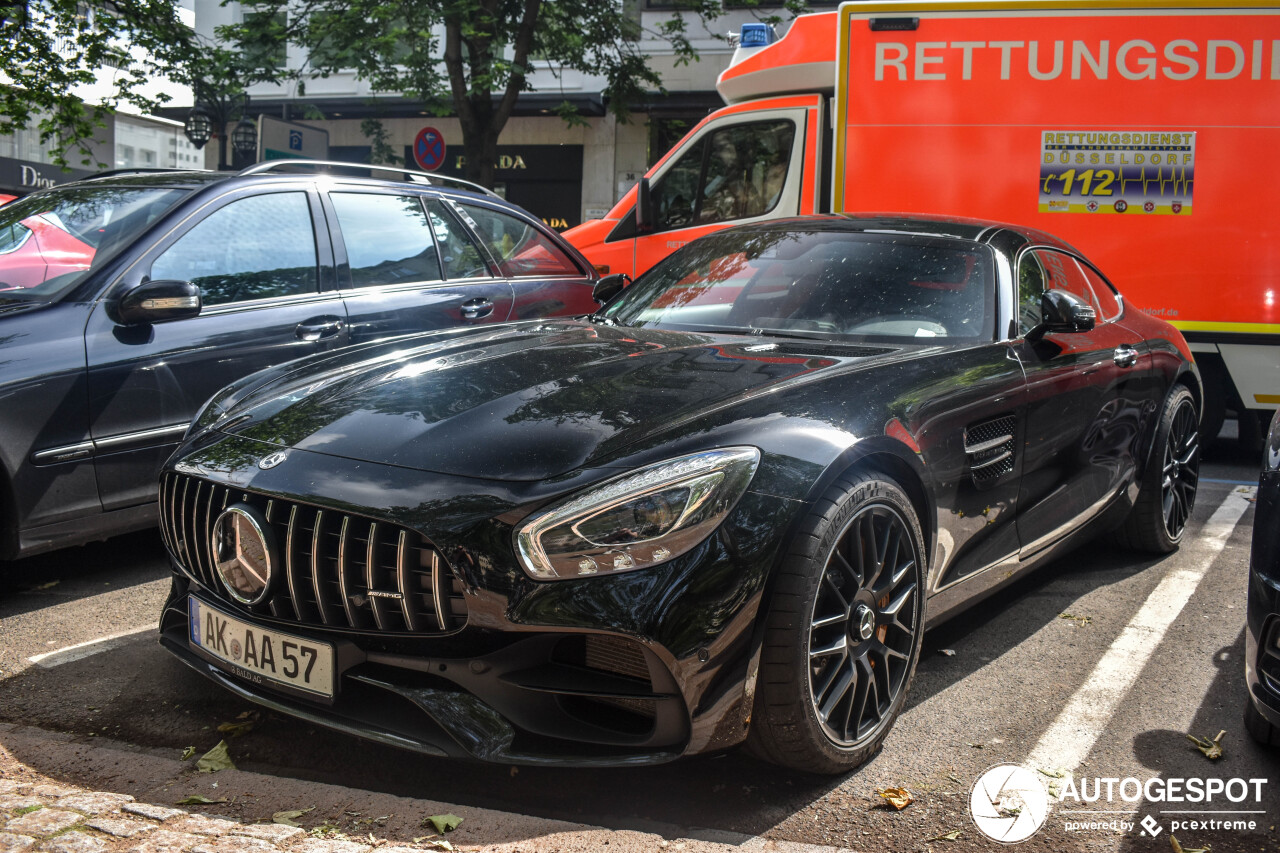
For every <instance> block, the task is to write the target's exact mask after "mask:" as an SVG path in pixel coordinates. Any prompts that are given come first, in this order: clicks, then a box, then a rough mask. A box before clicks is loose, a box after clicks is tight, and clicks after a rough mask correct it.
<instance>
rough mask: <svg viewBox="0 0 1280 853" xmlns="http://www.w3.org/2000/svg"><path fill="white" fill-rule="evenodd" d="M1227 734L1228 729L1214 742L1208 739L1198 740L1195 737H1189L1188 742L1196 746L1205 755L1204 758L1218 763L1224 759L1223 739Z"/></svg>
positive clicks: (1219, 733) (1221, 732)
mask: <svg viewBox="0 0 1280 853" xmlns="http://www.w3.org/2000/svg"><path fill="white" fill-rule="evenodd" d="M1226 733H1227V730H1226V729H1223V730H1222V731H1220V732H1218V736H1217V737H1216V738H1214V739H1213V740H1209V739H1208V738H1198V737H1196V736H1195V735H1187V740H1189V741H1191V742H1192V743H1194V744H1195V745H1196V749H1198V750H1200V751H1201V752H1202V753H1204V757H1205V758H1207V759H1209V760H1210V761H1217V760H1218V759H1219V758H1221V757H1222V737H1223V735H1225V734H1226Z"/></svg>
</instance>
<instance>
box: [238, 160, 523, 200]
mask: <svg viewBox="0 0 1280 853" xmlns="http://www.w3.org/2000/svg"><path fill="white" fill-rule="evenodd" d="M281 166H286V167H288V168H289V169H291V170H298V171H303V170H307V169H312V170H314V171H317V172H326V171H329V170H331V169H354V170H358V171H362V172H369V173H373V172H393V173H394V174H397V175H405V176H406V177H407V178H408V179H409V183H426V184H449V185H454V186H458V187H461V188H462V189H467V190H472V191H473V192H478V193H483V194H484V195H487V196H492V197H493V198H502V196H500V195H498V194H497V193H495V192H494V191H493V190H490V189H486V188H485V187H482V186H480V185H479V184H476V183H472V182H471V181H465V180H463V179H462V178H454V177H450V176H449V175H433V174H431V173H430V172H419V171H416V170H414V169H401V168H400V167H399V166H381V165H371V164H369V163H344V162H342V161H340V160H263V161H262V162H261V163H254V164H253V165H252V166H249V167H248V168H246V169H242V170H241V171H240V174H241V175H262V174H266V173H269V172H274V171H276V169H277V168H279V167H281Z"/></svg>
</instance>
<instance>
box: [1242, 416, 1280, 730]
mask: <svg viewBox="0 0 1280 853" xmlns="http://www.w3.org/2000/svg"><path fill="white" fill-rule="evenodd" d="M1247 613H1248V616H1247V623H1248V624H1247V627H1246V630H1245V655H1244V673H1245V684H1246V685H1248V687H1249V702H1248V704H1246V705H1245V709H1244V721H1245V726H1246V728H1248V730H1249V733H1250V734H1252V735H1253V736H1254V738H1256V739H1257V740H1258V741H1260V742H1261V743H1264V744H1268V745H1270V746H1280V414H1276V415H1274V416H1273V417H1272V418H1271V431H1270V433H1269V434H1268V435H1267V443H1266V447H1265V449H1264V450H1263V458H1262V473H1261V475H1260V476H1259V477H1258V504H1257V510H1256V511H1255V514H1254V517H1253V550H1252V551H1251V553H1250V558H1249V606H1248V609H1247Z"/></svg>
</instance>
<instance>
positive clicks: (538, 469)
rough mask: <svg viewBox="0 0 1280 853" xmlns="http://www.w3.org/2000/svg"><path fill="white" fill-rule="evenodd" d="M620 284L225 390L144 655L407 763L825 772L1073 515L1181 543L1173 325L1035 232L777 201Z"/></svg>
mask: <svg viewBox="0 0 1280 853" xmlns="http://www.w3.org/2000/svg"><path fill="white" fill-rule="evenodd" d="M621 285H622V281H621V280H620V279H619V278H618V277H609V278H605V279H602V280H601V282H600V283H599V284H598V285H597V294H598V297H599V298H600V299H601V300H602V301H607V305H606V306H605V307H604V308H602V309H601V310H600V311H599V313H597V314H594V315H592V316H590V317H585V318H580V319H577V320H567V321H538V322H529V323H517V324H512V325H508V326H503V327H491V328H488V329H467V330H456V331H451V332H440V333H433V334H424V335H418V336H408V337H402V338H398V339H395V340H391V341H385V342H381V343H376V344H370V345H366V346H362V347H354V348H346V349H344V350H342V351H340V352H336V353H332V354H329V355H326V356H321V357H316V358H311V359H308V360H304V361H300V362H295V363H293V364H290V365H287V366H282V367H278V368H275V369H272V370H270V371H266V372H263V373H259V374H256V375H255V376H252V377H250V378H248V379H245V380H242V381H240V382H238V383H236V384H234V385H232V386H230V387H228V388H227V389H224V390H223V391H222V392H221V393H220V394H219V395H218V396H217V397H215V398H214V399H213V400H212V401H211V402H210V403H209V404H208V405H207V407H206V408H205V410H204V411H203V413H202V414H201V415H200V416H199V417H198V418H197V421H196V423H195V424H194V425H193V428H192V431H191V432H190V433H189V435H188V436H187V438H186V440H185V443H184V444H183V445H182V447H181V448H180V449H179V451H178V452H177V453H176V454H175V456H174V457H173V458H172V459H171V460H170V462H169V464H168V466H167V468H166V470H165V472H164V473H163V475H162V479H161V484H160V497H161V506H162V516H163V530H164V531H165V535H166V539H167V543H168V547H169V550H170V552H171V554H172V557H173V561H174V565H175V570H176V575H175V579H174V584H173V591H172V594H171V596H170V599H169V601H168V604H167V606H166V608H165V611H164V615H163V619H162V622H161V631H162V635H163V637H162V641H163V643H164V644H165V646H166V647H167V648H169V649H170V650H171V651H172V652H173V653H174V654H176V655H177V656H178V657H180V658H181V659H182V660H183V661H185V662H187V663H188V664H189V665H191V666H192V667H194V668H196V669H197V670H198V671H200V672H201V673H203V674H205V675H206V676H208V677H209V678H212V679H214V680H215V681H217V682H219V683H221V684H223V685H224V686H226V687H227V688H228V689H230V690H232V691H234V692H235V693H237V694H238V695H240V696H242V697H244V698H246V699H250V700H252V701H254V702H258V703H260V704H263V705H266V706H268V707H271V708H274V709H277V710H279V711H283V712H285V713H289V714H293V715H295V716H298V717H302V718H305V719H307V720H311V721H313V722H316V723H320V724H324V725H328V726H332V727H335V728H339V729H342V730H345V731H348V732H351V733H354V734H357V735H360V736H362V737H366V738H371V739H374V740H379V741H383V742H387V743H392V744H397V745H400V746H403V747H408V748H410V749H416V750H419V751H421V752H424V753H429V754H434V755H449V756H457V757H473V758H479V759H485V760H492V761H501V762H509V763H522V762H525V763H567V764H592V763H614V764H636V763H646V762H656V761H663V760H668V759H672V758H675V757H677V756H680V755H684V754H690V753H697V752H704V751H707V750H714V749H722V748H725V747H729V746H733V745H735V744H738V743H741V742H743V741H744V740H746V741H749V742H750V745H751V746H752V747H753V748H754V749H755V750H756V752H757V753H759V754H761V755H763V756H764V757H766V758H768V759H770V760H772V761H775V762H778V763H780V764H784V765H789V766H792V767H796V768H801V769H804V770H809V771H815V772H840V771H843V770H846V769H848V768H850V767H853V766H855V765H857V764H858V763H860V762H861V761H863V760H865V759H866V758H867V757H868V756H869V755H871V754H872V753H873V752H874V751H875V750H876V749H877V747H878V746H879V745H880V743H881V741H882V740H883V739H884V737H885V735H886V734H887V733H888V731H889V729H890V727H891V726H892V724H893V721H894V718H895V717H896V715H897V714H898V712H899V710H900V709H901V707H902V704H903V701H904V698H905V696H906V694H907V690H908V686H909V684H910V682H911V677H912V673H913V671H914V667H915V663H916V660H917V658H918V657H919V654H920V642H921V635H922V633H923V631H924V629H925V627H926V626H927V625H929V624H932V623H936V622H937V621H939V620H941V619H944V618H946V617H947V616H948V615H950V614H952V613H954V612H956V611H957V610H958V609H959V608H962V607H965V606H967V605H970V604H972V603H973V602H974V601H976V600H977V599H980V598H982V597H983V596H985V595H987V594H989V593H991V592H992V591H994V590H995V589H997V588H999V587H1000V586H1002V585H1004V584H1007V583H1009V582H1010V581H1012V580H1013V579H1015V578H1017V577H1019V576H1020V575H1021V574H1022V573H1023V572H1024V571H1026V570H1028V569H1030V568H1031V567H1033V566H1035V565H1036V564H1038V563H1041V562H1043V561H1045V560H1046V559H1049V558H1051V557H1053V556H1054V555H1057V554H1060V553H1062V552H1063V550H1064V549H1067V548H1070V547H1071V546H1073V545H1075V544H1077V543H1079V542H1081V541H1083V540H1084V539H1085V538H1086V537H1090V536H1092V535H1094V534H1095V533H1096V532H1101V531H1103V530H1108V529H1116V530H1117V535H1118V536H1120V537H1121V538H1122V539H1123V540H1126V541H1128V542H1129V543H1132V544H1133V545H1135V546H1138V547H1142V548H1146V549H1150V550H1154V551H1168V550H1171V549H1173V548H1174V547H1176V546H1177V544H1178V541H1179V539H1180V538H1181V536H1182V533H1183V527H1184V525H1185V524H1186V521H1187V518H1188V515H1189V513H1190V511H1191V507H1192V503H1193V501H1194V499H1195V491H1196V472H1197V467H1198V457H1197V425H1198V421H1199V417H1198V414H1199V409H1200V400H1201V397H1202V388H1201V384H1200V380H1199V376H1198V374H1197V372H1196V370H1195V368H1194V366H1193V364H1192V359H1191V355H1190V353H1189V352H1188V349H1187V346H1186V344H1185V343H1184V341H1183V339H1182V337H1181V336H1180V335H1179V334H1178V332H1177V331H1176V330H1174V329H1173V328H1172V327H1171V326H1169V325H1167V324H1166V323H1164V322H1161V321H1159V320H1156V319H1154V318H1151V317H1149V316H1147V315H1145V314H1143V313H1141V312H1140V311H1137V310H1135V309H1133V308H1131V307H1128V306H1126V305H1125V303H1124V301H1123V299H1122V298H1121V297H1120V296H1119V294H1118V293H1117V292H1116V291H1115V290H1114V288H1113V287H1112V286H1111V285H1110V284H1109V283H1108V282H1107V280H1106V279H1105V278H1104V277H1103V276H1102V275H1101V274H1100V273H1099V272H1098V271H1097V270H1096V269H1094V268H1093V267H1092V266H1091V265H1090V264H1089V263H1088V261H1086V260H1085V259H1084V258H1083V257H1081V256H1080V254H1079V253H1077V252H1076V251H1075V250H1073V249H1072V248H1071V247H1070V246H1068V245H1066V244H1064V243H1062V242H1061V241H1059V240H1057V239H1055V238H1053V237H1051V236H1049V235H1047V234H1043V233H1040V232H1037V231H1031V230H1026V229H1021V228H1016V227H1012V226H1007V225H998V224H993V223H986V222H976V221H969V220H951V219H948V220H932V219H922V218H893V219H890V218H882V219H851V218H845V217H839V216H830V217H817V218H803V219H794V220H788V221H782V222H771V223H768V224H763V225H757V226H747V227H742V228H736V229H731V230H727V231H723V232H720V233H717V234H714V235H711V236H708V237H705V238H703V239H701V240H698V241H696V242H694V243H692V244H690V245H689V246H687V247H685V248H683V249H681V250H680V251H678V252H676V253H675V254H674V255H672V256H671V257H670V258H668V259H667V260H665V261H664V262H662V263H661V264H659V265H658V266H656V267H655V268H654V269H653V270H651V271H650V272H649V273H647V274H646V275H644V276H643V277H641V278H639V279H637V280H636V281H635V283H634V284H632V285H631V286H630V287H627V288H626V289H625V290H621V292H620V293H619V292H618V291H619V290H620V288H621Z"/></svg>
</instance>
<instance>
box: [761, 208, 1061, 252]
mask: <svg viewBox="0 0 1280 853" xmlns="http://www.w3.org/2000/svg"><path fill="white" fill-rule="evenodd" d="M740 228H741V229H742V230H752V231H788V230H794V231H844V232H851V233H880V234H904V235H918V236H922V237H926V236H932V237H948V238H952V239H959V240H969V241H972V242H975V243H988V244H989V243H993V242H995V241H996V239H997V238H998V236H999V235H1001V234H1002V232H1003V233H1005V234H1006V236H1008V235H1016V236H1017V237H1020V238H1021V240H1022V241H1024V242H1026V243H1032V244H1036V245H1043V246H1052V247H1055V248H1059V249H1064V250H1066V251H1069V252H1073V253H1075V254H1079V252H1077V251H1076V249H1075V248H1073V247H1072V246H1071V244H1069V243H1067V242H1066V241H1065V240H1062V239H1061V238H1059V237H1055V236H1054V235H1052V234H1048V233H1046V232H1044V231H1040V230H1038V229H1035V228H1028V227H1026V226H1022V225H1013V224H1010V223H1007V222H995V221H992V220H986V219H971V218H968V217H963V216H937V215H921V214H911V213H897V214H849V213H837V214H819V215H813V216H793V217H788V218H786V219H774V220H770V221H768V222H761V223H757V224H752V225H744V226H740Z"/></svg>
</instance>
